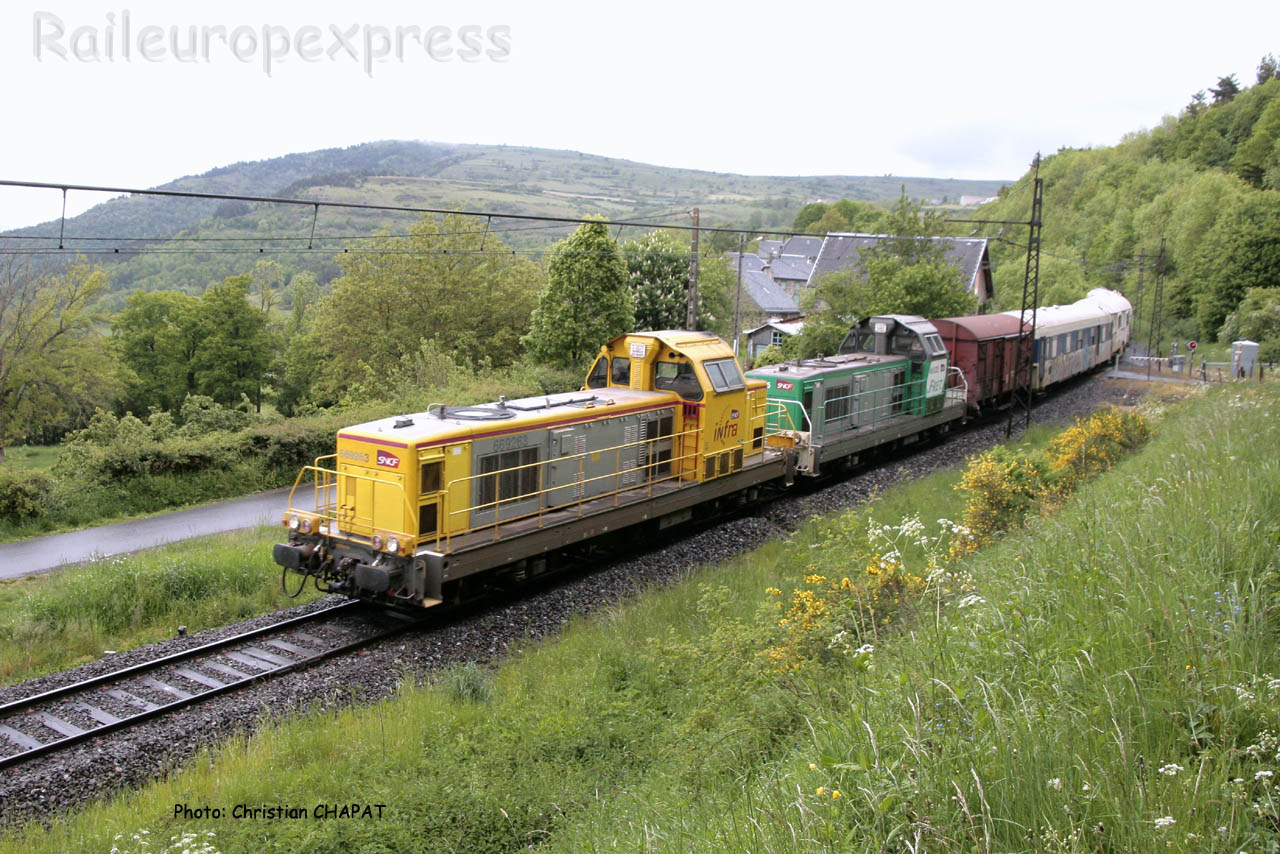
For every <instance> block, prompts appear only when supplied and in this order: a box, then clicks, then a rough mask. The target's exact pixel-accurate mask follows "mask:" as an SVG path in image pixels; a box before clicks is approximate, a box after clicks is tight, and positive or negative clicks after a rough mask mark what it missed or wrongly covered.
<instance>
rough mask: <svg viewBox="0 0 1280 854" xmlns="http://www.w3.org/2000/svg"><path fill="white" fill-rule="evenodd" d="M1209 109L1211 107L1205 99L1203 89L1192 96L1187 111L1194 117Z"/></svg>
mask: <svg viewBox="0 0 1280 854" xmlns="http://www.w3.org/2000/svg"><path fill="white" fill-rule="evenodd" d="M1207 109H1209V105H1208V103H1207V102H1206V100H1205V94H1204V90H1203V89H1201V90H1200V91H1199V92H1197V93H1195V94H1194V95H1192V96H1191V103H1189V104H1187V106H1186V108H1185V111H1186V113H1187V115H1189V116H1192V117H1194V116H1198V115H1200V114H1201V113H1203V112H1204V111H1205V110H1207Z"/></svg>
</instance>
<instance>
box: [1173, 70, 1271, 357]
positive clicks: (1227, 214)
mask: <svg viewBox="0 0 1280 854" xmlns="http://www.w3.org/2000/svg"><path fill="white" fill-rule="evenodd" d="M1277 85H1280V83H1278V84H1277ZM1193 270H1194V276H1195V279H1196V281H1197V282H1198V284H1199V292H1198V293H1197V295H1196V319H1197V320H1198V321H1199V323H1200V329H1201V334H1202V337H1204V338H1206V339H1210V338H1215V337H1217V333H1218V331H1219V330H1220V328H1221V327H1222V324H1223V321H1225V320H1226V317H1227V315H1228V314H1230V313H1231V312H1232V311H1234V310H1235V308H1236V306H1237V305H1238V304H1239V303H1240V301H1241V300H1242V299H1243V298H1244V295H1245V293H1246V292H1248V291H1249V290H1250V289H1252V288H1274V287H1276V286H1278V285H1280V194H1276V193H1250V194H1248V195H1245V196H1242V197H1240V198H1239V199H1237V200H1236V201H1235V203H1234V204H1232V205H1231V206H1230V207H1228V208H1227V209H1226V210H1225V211H1223V212H1222V213H1221V214H1220V215H1219V217H1218V220H1217V222H1216V223H1215V224H1214V226H1213V228H1212V229H1210V231H1209V232H1208V233H1207V234H1206V235H1205V238H1204V241H1203V242H1202V243H1201V246H1200V249H1199V252H1198V253H1197V254H1196V259H1195V265H1194V268H1193Z"/></svg>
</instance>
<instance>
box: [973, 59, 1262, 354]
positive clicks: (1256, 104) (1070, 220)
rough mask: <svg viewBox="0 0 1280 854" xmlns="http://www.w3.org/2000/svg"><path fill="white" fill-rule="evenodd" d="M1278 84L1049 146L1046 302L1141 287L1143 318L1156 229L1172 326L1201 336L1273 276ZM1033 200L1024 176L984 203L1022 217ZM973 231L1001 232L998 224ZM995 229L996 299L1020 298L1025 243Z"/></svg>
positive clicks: (1045, 166)
mask: <svg viewBox="0 0 1280 854" xmlns="http://www.w3.org/2000/svg"><path fill="white" fill-rule="evenodd" d="M1277 96H1280V80H1277V79H1272V78H1268V79H1267V80H1266V81H1265V82H1261V83H1259V85H1257V86H1253V87H1251V88H1248V89H1243V90H1241V91H1240V93H1239V94H1238V95H1236V96H1235V97H1234V98H1232V99H1230V100H1229V101H1223V102H1221V103H1218V104H1215V105H1213V106H1208V105H1206V104H1203V103H1200V104H1199V106H1196V104H1195V103H1193V106H1192V108H1189V109H1188V110H1186V111H1185V112H1184V113H1183V114H1182V116H1180V117H1178V118H1176V119H1175V118H1172V117H1170V118H1167V119H1166V120H1165V122H1164V123H1163V124H1162V125H1161V126H1160V127H1157V128H1154V129H1153V130H1150V131H1144V132H1141V133H1136V134H1132V135H1130V136H1129V137H1126V138H1125V140H1124V141H1123V142H1122V143H1121V144H1120V145H1117V146H1115V147H1113V148H1095V149H1087V150H1073V149H1064V150H1062V151H1059V152H1058V153H1056V154H1054V155H1052V156H1050V157H1047V158H1045V159H1044V160H1043V161H1042V162H1041V167H1040V176H1041V178H1043V179H1044V182H1045V203H1044V222H1045V223H1046V227H1045V230H1044V242H1043V249H1044V252H1045V254H1044V255H1043V256H1042V257H1041V274H1042V275H1041V302H1042V304H1052V303H1059V302H1061V301H1063V300H1065V299H1066V298H1068V297H1073V296H1078V295H1080V294H1081V293H1082V292H1083V291H1085V290H1087V289H1088V288H1092V287H1098V286H1105V287H1113V288H1120V289H1121V290H1122V291H1123V292H1124V293H1125V294H1126V295H1127V296H1128V297H1129V298H1130V299H1131V300H1135V301H1138V298H1139V296H1141V300H1140V301H1141V302H1142V305H1141V306H1140V307H1139V310H1140V312H1141V313H1142V316H1143V317H1144V318H1150V317H1151V309H1152V300H1153V293H1154V287H1153V285H1154V279H1155V276H1156V269H1157V257H1156V256H1157V254H1158V252H1159V249H1160V246H1161V239H1162V238H1164V239H1165V241H1166V243H1165V264H1164V295H1165V302H1164V309H1165V319H1164V320H1165V322H1164V326H1165V328H1166V329H1168V328H1170V326H1171V325H1174V326H1178V324H1179V322H1180V321H1185V320H1187V319H1191V320H1192V321H1193V323H1194V325H1193V326H1192V327H1191V328H1190V329H1186V327H1185V325H1183V326H1178V328H1180V329H1183V330H1184V331H1185V332H1186V333H1187V334H1189V335H1191V336H1193V337H1197V338H1199V339H1200V340H1212V339H1213V338H1215V337H1217V335H1218V333H1219V329H1220V327H1221V325H1222V322H1223V320H1224V319H1225V317H1226V316H1227V315H1228V314H1229V313H1230V312H1231V311H1233V310H1234V309H1235V307H1236V305H1237V304H1238V303H1239V301H1240V300H1241V299H1242V298H1243V296H1244V294H1245V292H1246V291H1247V290H1248V289H1249V288H1251V287H1270V286H1273V285H1274V284H1275V281H1276V280H1275V278H1274V275H1273V274H1272V273H1271V272H1270V271H1271V270H1273V269H1274V267H1275V259H1274V257H1273V256H1274V255H1276V252H1277V250H1276V246H1277V245H1280V232H1278V231H1277V229H1276V227H1275V224H1274V218H1275V213H1274V208H1275V206H1276V202H1275V193H1274V190H1271V189H1268V188H1271V187H1275V186H1280V184H1277V183H1274V181H1273V180H1272V179H1271V178H1269V177H1268V176H1269V175H1272V174H1273V172H1274V174H1275V175H1277V176H1280V147H1278V145H1277V139H1278V137H1277V134H1280V124H1278V122H1280V113H1277V112H1276V111H1277V109H1280V106H1277V105H1280V97H1277ZM1197 103H1199V102H1197ZM1269 182H1271V183H1269ZM1030 203H1031V180H1030V176H1026V177H1024V178H1023V179H1022V180H1021V181H1019V182H1018V184H1017V185H1015V186H1014V187H1011V188H1010V189H1009V190H1008V191H1007V192H1006V193H1004V194H1002V198H1001V199H1000V200H999V201H998V202H996V203H993V204H992V205H989V206H988V207H986V208H984V209H983V210H982V212H981V214H980V215H981V216H982V217H983V218H990V219H1008V220H1018V219H1025V218H1026V217H1027V215H1028V213H1029V210H1030ZM978 231H979V233H982V234H987V235H988V236H991V237H996V236H997V227H995V226H983V227H980V228H979V229H978ZM1003 237H1004V238H1005V239H1002V240H997V241H994V242H993V243H992V259H993V266H994V272H995V283H996V299H997V307H998V308H1001V309H1007V308H1016V307H1017V301H1018V299H1019V296H1020V294H1021V290H1022V288H1021V285H1022V273H1023V264H1024V259H1025V244H1022V245H1019V244H1020V242H1021V241H1020V240H1019V239H1009V237H1008V235H1003ZM1140 252H1141V253H1145V256H1146V257H1145V262H1144V265H1143V266H1144V270H1143V273H1144V288H1143V291H1142V293H1141V294H1139V291H1138V287H1137V286H1138V269H1139V259H1138V257H1136V256H1137V255H1138V253H1140ZM1072 267H1075V268H1076V269H1075V270H1074V271H1073V270H1072ZM1143 332H1145V324H1144V328H1143Z"/></svg>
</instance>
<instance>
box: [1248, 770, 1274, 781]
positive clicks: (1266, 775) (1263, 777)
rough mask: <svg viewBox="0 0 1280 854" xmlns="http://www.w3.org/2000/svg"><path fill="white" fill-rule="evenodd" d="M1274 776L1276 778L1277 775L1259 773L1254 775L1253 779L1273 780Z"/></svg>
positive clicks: (1269, 772) (1268, 772)
mask: <svg viewBox="0 0 1280 854" xmlns="http://www.w3.org/2000/svg"><path fill="white" fill-rule="evenodd" d="M1274 776H1275V774H1274V773H1273V772H1271V771H1259V772H1258V773H1257V774H1254V775H1253V779H1255V780H1269V779H1271V778H1272V777H1274Z"/></svg>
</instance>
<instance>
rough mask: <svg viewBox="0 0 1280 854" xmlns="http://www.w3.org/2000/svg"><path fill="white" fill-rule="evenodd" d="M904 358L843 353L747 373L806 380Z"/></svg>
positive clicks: (876, 365)
mask: <svg viewBox="0 0 1280 854" xmlns="http://www.w3.org/2000/svg"><path fill="white" fill-rule="evenodd" d="M907 361H908V359H907V357H906V356H892V355H890V356H879V355H876V354H875V353H845V354H843V355H838V356H824V357H822V358H820V359H798V360H797V361H794V362H782V363H780V364H777V365H765V366H764V367H763V368H753V369H751V370H750V371H747V375H748V376H752V377H765V376H771V377H779V378H782V379H808V378H809V377H814V376H821V375H822V374H827V373H831V372H832V371H837V370H850V369H857V368H867V367H884V366H885V365H889V364H893V363H896V362H903V363H905V362H907Z"/></svg>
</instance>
